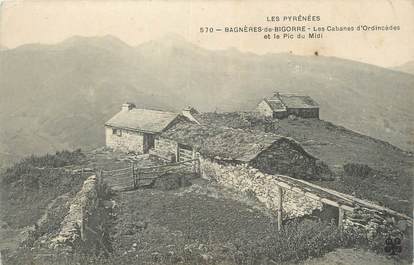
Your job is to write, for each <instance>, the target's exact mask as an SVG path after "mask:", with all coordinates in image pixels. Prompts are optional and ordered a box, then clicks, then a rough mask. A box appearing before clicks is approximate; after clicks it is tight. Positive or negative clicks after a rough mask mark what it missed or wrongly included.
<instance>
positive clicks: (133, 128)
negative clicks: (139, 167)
mask: <svg viewBox="0 0 414 265" xmlns="http://www.w3.org/2000/svg"><path fill="white" fill-rule="evenodd" d="M183 119H184V120H187V119H188V118H187V117H185V115H183V114H181V113H173V112H166V111H159V110H150V109H138V108H136V106H135V105H134V104H133V103H125V104H123V105H122V108H121V111H120V112H118V113H117V114H115V116H113V117H112V118H111V119H110V120H108V121H107V122H106V123H105V143H106V146H107V147H109V148H111V149H113V150H118V151H123V152H135V153H141V154H146V153H148V152H149V150H150V149H152V148H154V145H155V138H156V136H157V135H158V134H160V133H162V132H163V131H165V130H166V129H168V128H169V127H170V126H172V125H174V124H175V123H177V122H179V121H180V120H183Z"/></svg>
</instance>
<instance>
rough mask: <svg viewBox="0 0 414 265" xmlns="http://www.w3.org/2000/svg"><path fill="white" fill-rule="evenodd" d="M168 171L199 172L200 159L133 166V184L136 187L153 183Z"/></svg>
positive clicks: (181, 172)
mask: <svg viewBox="0 0 414 265" xmlns="http://www.w3.org/2000/svg"><path fill="white" fill-rule="evenodd" d="M166 173H180V174H186V173H187V174H199V173H200V160H199V159H190V160H184V161H180V162H177V163H173V164H166V165H162V166H154V167H135V166H134V167H133V186H134V188H139V187H146V186H150V185H152V184H153V183H154V182H155V180H157V179H158V178H161V177H162V176H163V175H165V174H166Z"/></svg>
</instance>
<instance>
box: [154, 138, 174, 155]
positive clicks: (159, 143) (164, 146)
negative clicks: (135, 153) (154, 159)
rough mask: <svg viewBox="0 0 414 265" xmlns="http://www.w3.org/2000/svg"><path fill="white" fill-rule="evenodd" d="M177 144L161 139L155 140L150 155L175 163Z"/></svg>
mask: <svg viewBox="0 0 414 265" xmlns="http://www.w3.org/2000/svg"><path fill="white" fill-rule="evenodd" d="M177 148H178V144H177V142H176V141H173V140H169V139H166V138H162V137H157V138H155V144H154V150H151V151H150V154H153V155H156V156H158V157H161V158H163V159H166V160H168V161H175V155H176V152H177Z"/></svg>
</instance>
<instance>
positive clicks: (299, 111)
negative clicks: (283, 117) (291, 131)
mask: <svg viewBox="0 0 414 265" xmlns="http://www.w3.org/2000/svg"><path fill="white" fill-rule="evenodd" d="M287 113H288V115H291V114H292V115H295V116H297V117H301V118H319V108H309V109H308V108H288V109H287Z"/></svg>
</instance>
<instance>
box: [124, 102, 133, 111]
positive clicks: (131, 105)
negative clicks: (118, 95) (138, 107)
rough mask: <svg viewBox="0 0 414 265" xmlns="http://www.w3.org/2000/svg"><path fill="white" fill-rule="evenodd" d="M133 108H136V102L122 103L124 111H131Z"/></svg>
mask: <svg viewBox="0 0 414 265" xmlns="http://www.w3.org/2000/svg"><path fill="white" fill-rule="evenodd" d="M133 108H135V104H134V103H129V102H127V103H124V104H122V108H121V110H122V111H130V110H131V109H133Z"/></svg>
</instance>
